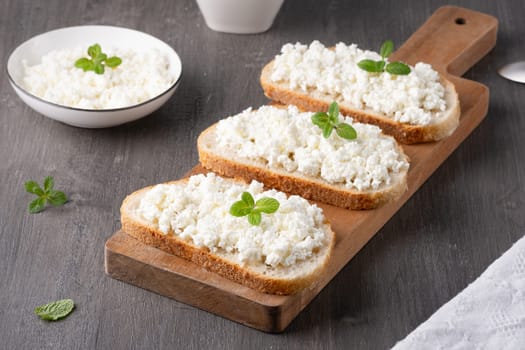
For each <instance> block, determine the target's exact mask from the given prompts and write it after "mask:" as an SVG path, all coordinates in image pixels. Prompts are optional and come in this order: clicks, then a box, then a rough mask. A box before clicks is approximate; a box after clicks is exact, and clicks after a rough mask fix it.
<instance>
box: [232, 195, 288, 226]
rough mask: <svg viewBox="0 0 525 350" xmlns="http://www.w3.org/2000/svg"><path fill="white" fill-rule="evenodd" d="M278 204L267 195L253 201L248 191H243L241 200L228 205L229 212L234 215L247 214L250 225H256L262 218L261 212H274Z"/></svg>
mask: <svg viewBox="0 0 525 350" xmlns="http://www.w3.org/2000/svg"><path fill="white" fill-rule="evenodd" d="M279 205H280V204H279V201H278V200H277V199H274V198H269V197H263V198H261V199H259V200H257V202H255V200H254V199H253V196H252V195H251V194H250V192H243V193H242V195H241V200H240V201H237V202H235V203H233V204H232V206H231V207H230V214H231V215H233V216H236V217H242V216H248V222H249V223H250V225H253V226H258V225H260V223H261V220H262V213H265V214H272V213H275V212H276V211H277V210H278V209H279Z"/></svg>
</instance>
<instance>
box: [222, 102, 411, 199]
mask: <svg viewBox="0 0 525 350" xmlns="http://www.w3.org/2000/svg"><path fill="white" fill-rule="evenodd" d="M311 116H312V113H308V112H303V113H301V112H299V110H298V109H297V107H295V106H288V108H287V109H284V108H277V107H272V106H263V107H261V108H259V109H257V110H252V109H251V108H249V109H247V110H245V111H244V112H242V113H240V114H238V115H235V116H232V117H229V118H226V119H223V120H221V121H219V123H218V124H217V128H216V132H215V134H216V142H217V147H219V148H221V149H223V150H226V151H229V152H232V153H233V154H235V155H237V156H238V157H241V158H245V159H249V160H253V161H257V162H261V161H262V162H264V163H265V164H266V165H267V166H268V167H269V168H270V169H274V170H284V171H286V172H290V173H298V174H301V175H305V176H307V177H312V178H316V179H319V178H320V179H323V180H325V181H327V182H328V183H331V184H341V185H343V186H344V187H346V188H349V189H357V190H359V191H367V190H376V189H378V188H379V187H381V186H385V185H389V184H391V183H392V178H393V177H394V176H395V175H396V174H398V173H399V172H401V171H403V170H406V169H408V166H409V165H408V161H407V159H406V157H405V156H404V154H402V153H401V152H400V151H399V150H398V147H397V144H396V141H395V140H394V139H393V138H392V137H390V136H385V135H383V134H382V133H381V129H380V128H378V127H377V126H374V125H369V124H361V123H353V121H352V119H351V118H349V117H344V116H343V117H342V118H341V117H340V120H341V121H344V122H346V123H348V124H351V125H352V126H353V127H354V129H355V130H356V132H357V139H355V140H345V139H342V138H340V137H339V136H337V134H336V132H335V131H334V132H332V134H331V135H330V137H329V138H327V139H326V138H324V137H323V135H322V130H321V129H320V128H319V127H318V126H316V125H314V124H313V123H312V120H311Z"/></svg>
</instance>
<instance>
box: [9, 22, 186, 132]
mask: <svg viewBox="0 0 525 350" xmlns="http://www.w3.org/2000/svg"><path fill="white" fill-rule="evenodd" d="M94 48H96V50H95V49H94ZM78 61H80V63H78ZM101 67H102V68H101ZM7 74H8V77H9V82H10V83H11V86H12V87H13V89H14V90H15V92H16V93H17V94H18V96H19V97H20V98H21V99H22V100H23V101H24V102H25V103H26V104H27V105H28V106H29V107H31V108H32V109H34V110H35V111H37V112H38V113H40V114H43V115H44V116H46V117H49V118H51V119H54V120H57V121H60V122H63V123H66V124H69V125H73V126H77V127H83V128H105V127H111V126H116V125H120V124H123V123H127V122H130V121H133V120H137V119H139V118H142V117H145V116H147V115H149V114H151V113H152V112H154V111H155V110H157V109H158V108H160V107H161V106H162V105H163V104H164V103H166V102H167V101H168V99H169V98H170V97H171V96H172V95H173V93H174V92H175V90H176V88H177V86H178V85H179V82H180V78H181V76H182V63H181V60H180V57H179V56H178V54H177V53H176V52H175V50H173V48H171V47H170V46H169V45H168V44H166V43H165V42H163V41H161V40H159V39H157V38H155V37H153V36H151V35H149V34H146V33H143V32H139V31H136V30H132V29H127V28H122V27H113V26H99V25H88V26H76V27H67V28H61V29H57V30H53V31H50V32H47V33H44V34H40V35H37V36H35V37H33V38H31V39H29V40H27V41H25V42H24V43H22V44H21V45H20V46H18V47H17V48H16V49H15V50H14V51H13V52H12V53H11V55H10V56H9V59H8V61H7Z"/></svg>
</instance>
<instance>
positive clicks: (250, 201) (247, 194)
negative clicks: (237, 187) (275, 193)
mask: <svg viewBox="0 0 525 350" xmlns="http://www.w3.org/2000/svg"><path fill="white" fill-rule="evenodd" d="M241 200H242V201H243V202H244V203H246V204H247V205H248V206H249V207H250V208H253V206H254V205H255V201H254V200H253V196H252V195H251V193H250V192H243V193H242V195H241Z"/></svg>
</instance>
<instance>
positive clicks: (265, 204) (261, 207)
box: [254, 197, 280, 214]
mask: <svg viewBox="0 0 525 350" xmlns="http://www.w3.org/2000/svg"><path fill="white" fill-rule="evenodd" d="M279 205H280V204H279V201H278V200H277V199H274V198H269V197H263V198H261V199H259V200H258V201H257V202H256V203H255V209H254V210H257V211H260V212H261V213H265V214H273V213H275V212H276V211H277V210H278V209H279Z"/></svg>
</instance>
